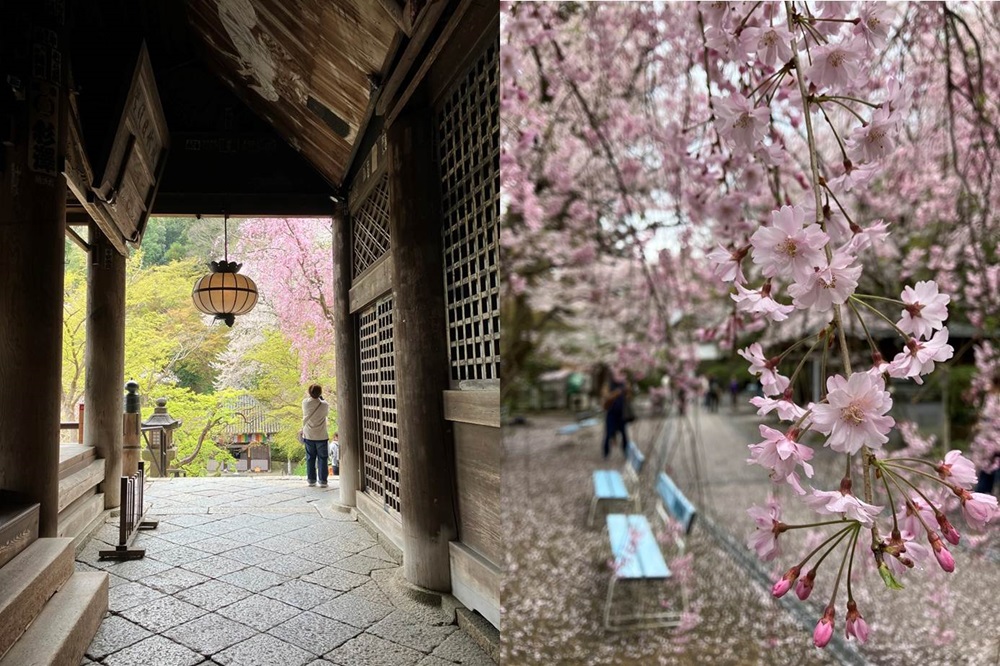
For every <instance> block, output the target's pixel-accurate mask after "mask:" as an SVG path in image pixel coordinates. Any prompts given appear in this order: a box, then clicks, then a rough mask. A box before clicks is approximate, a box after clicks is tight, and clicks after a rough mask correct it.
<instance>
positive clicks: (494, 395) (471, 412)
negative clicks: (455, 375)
mask: <svg viewBox="0 0 1000 666" xmlns="http://www.w3.org/2000/svg"><path fill="white" fill-rule="evenodd" d="M444 417H445V418H446V419H447V420H449V421H458V422H460V423H474V424H477V425H484V426H490V427H493V428H499V427H500V391H445V392H444Z"/></svg>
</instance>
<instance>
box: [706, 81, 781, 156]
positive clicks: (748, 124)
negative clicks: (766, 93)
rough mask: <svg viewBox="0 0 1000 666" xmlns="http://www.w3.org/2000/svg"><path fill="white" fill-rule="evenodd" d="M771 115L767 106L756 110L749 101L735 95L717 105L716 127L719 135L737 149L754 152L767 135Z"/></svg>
mask: <svg viewBox="0 0 1000 666" xmlns="http://www.w3.org/2000/svg"><path fill="white" fill-rule="evenodd" d="M770 113H771V112H770V110H769V109H768V108H767V107H766V106H762V107H757V108H755V107H754V105H753V103H752V102H751V101H750V100H749V99H747V98H746V97H744V96H743V95H740V94H739V93H733V94H732V95H730V96H729V97H726V98H724V99H722V100H719V102H718V103H717V106H716V125H717V127H718V129H719V134H720V135H721V136H722V137H724V138H725V139H727V140H729V141H731V142H733V144H735V145H736V147H737V148H740V149H742V150H746V151H752V150H753V149H754V146H755V145H756V144H757V143H758V142H759V141H760V140H761V139H763V138H764V137H765V136H766V135H767V128H768V120H769V118H770Z"/></svg>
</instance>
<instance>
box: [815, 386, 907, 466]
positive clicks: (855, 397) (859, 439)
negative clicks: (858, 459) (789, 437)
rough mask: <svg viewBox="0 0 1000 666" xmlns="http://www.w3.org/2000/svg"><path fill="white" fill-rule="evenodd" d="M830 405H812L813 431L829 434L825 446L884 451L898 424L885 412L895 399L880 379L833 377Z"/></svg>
mask: <svg viewBox="0 0 1000 666" xmlns="http://www.w3.org/2000/svg"><path fill="white" fill-rule="evenodd" d="M826 387H827V403H826V404H823V403H820V404H817V405H814V406H813V415H812V419H813V428H814V429H815V430H817V431H818V432H821V433H823V434H824V435H829V436H830V437H829V439H827V441H826V446H829V447H830V448H831V449H833V450H834V451H837V452H839V453H849V454H854V453H857V452H858V451H860V450H861V447H862V446H868V447H871V448H873V449H878V448H881V446H882V445H883V444H885V443H886V442H887V441H889V438H888V437H887V433H888V432H889V430H890V429H892V426H893V425H894V424H895V421H894V420H893V418H892V417H891V416H886V413H887V412H888V411H889V410H890V409H892V398H891V397H890V395H889V393H888V391H886V390H885V382H884V381H883V380H882V378H881V377H872V376H871V375H869V374H867V373H864V372H855V373H853V374H852V375H851V377H850V379H849V380H845V379H844V378H843V377H842V376H841V375H834V376H833V377H830V378H829V379H828V380H827V382H826Z"/></svg>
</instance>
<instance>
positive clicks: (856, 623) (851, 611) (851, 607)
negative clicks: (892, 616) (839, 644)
mask: <svg viewBox="0 0 1000 666" xmlns="http://www.w3.org/2000/svg"><path fill="white" fill-rule="evenodd" d="M847 636H848V637H850V636H854V637H855V638H857V639H858V642H859V643H864V642H865V641H867V640H868V623H867V622H865V618H863V617H862V616H861V613H859V612H858V605H857V604H856V603H854V600H853V599H852V600H851V601H848V602H847Z"/></svg>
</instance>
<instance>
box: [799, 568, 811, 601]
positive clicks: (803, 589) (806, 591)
mask: <svg viewBox="0 0 1000 666" xmlns="http://www.w3.org/2000/svg"><path fill="white" fill-rule="evenodd" d="M815 581H816V570H815V569H810V570H809V571H808V572H807V573H806V575H805V576H803V577H802V578H800V579H799V582H798V584H797V585H796V586H795V596H797V597H798V598H799V599H801V600H802V601H805V600H806V599H808V598H809V595H810V594H812V591H813V583H814V582H815Z"/></svg>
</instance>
